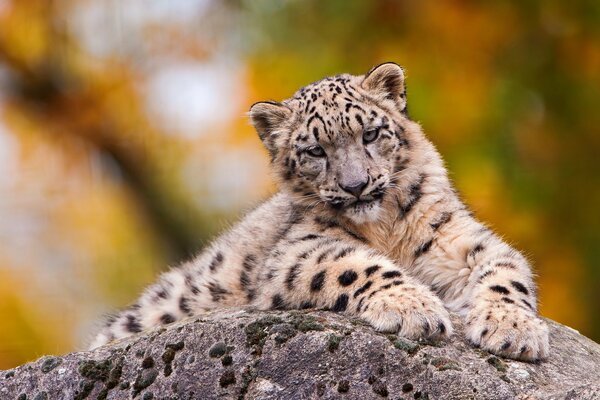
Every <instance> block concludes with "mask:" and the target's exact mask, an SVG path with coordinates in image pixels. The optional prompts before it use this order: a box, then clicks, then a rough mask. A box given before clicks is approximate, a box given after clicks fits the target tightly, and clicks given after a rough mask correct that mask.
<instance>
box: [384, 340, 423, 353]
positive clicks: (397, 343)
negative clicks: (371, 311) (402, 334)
mask: <svg viewBox="0 0 600 400" xmlns="http://www.w3.org/2000/svg"><path fill="white" fill-rule="evenodd" d="M387 338H388V339H389V340H390V342H392V344H393V345H394V347H395V348H397V349H399V350H402V351H405V352H407V353H408V354H410V355H411V356H412V355H414V354H415V353H416V352H417V351H419V349H420V348H421V346H419V345H418V344H417V343H415V342H412V341H410V340H407V339H404V338H399V337H397V336H395V335H388V336H387Z"/></svg>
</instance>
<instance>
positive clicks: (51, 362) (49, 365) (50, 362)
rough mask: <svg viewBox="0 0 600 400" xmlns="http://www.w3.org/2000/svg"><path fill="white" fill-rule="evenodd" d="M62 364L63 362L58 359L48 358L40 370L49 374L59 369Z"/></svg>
mask: <svg viewBox="0 0 600 400" xmlns="http://www.w3.org/2000/svg"><path fill="white" fill-rule="evenodd" d="M60 363H62V360H61V359H60V358H58V357H47V358H46V359H45V360H44V362H42V367H41V368H40V369H41V370H42V372H43V373H44V374H47V373H48V372H50V371H52V370H53V369H54V368H56V367H58V366H59V365H60Z"/></svg>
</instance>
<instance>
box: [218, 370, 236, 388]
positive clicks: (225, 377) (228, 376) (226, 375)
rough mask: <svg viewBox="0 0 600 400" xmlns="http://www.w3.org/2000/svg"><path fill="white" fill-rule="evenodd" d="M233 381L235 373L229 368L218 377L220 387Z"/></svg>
mask: <svg viewBox="0 0 600 400" xmlns="http://www.w3.org/2000/svg"><path fill="white" fill-rule="evenodd" d="M234 383H235V373H234V372H233V371H232V370H230V369H228V370H226V371H224V372H223V374H222V375H221V378H219V385H220V386H221V387H227V386H229V385H231V384H234Z"/></svg>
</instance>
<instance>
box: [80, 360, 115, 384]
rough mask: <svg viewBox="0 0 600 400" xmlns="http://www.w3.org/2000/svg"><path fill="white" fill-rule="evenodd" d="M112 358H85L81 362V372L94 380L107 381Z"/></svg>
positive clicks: (85, 376)
mask: <svg viewBox="0 0 600 400" xmlns="http://www.w3.org/2000/svg"><path fill="white" fill-rule="evenodd" d="M110 367H111V365H110V360H103V361H94V360H85V361H82V362H80V363H79V374H80V375H81V376H83V377H84V378H87V379H90V380H93V381H105V380H106V379H107V378H108V374H109V373H110Z"/></svg>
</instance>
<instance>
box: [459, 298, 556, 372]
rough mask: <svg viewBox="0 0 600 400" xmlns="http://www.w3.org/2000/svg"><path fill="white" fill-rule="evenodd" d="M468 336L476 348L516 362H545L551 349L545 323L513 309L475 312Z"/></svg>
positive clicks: (469, 318) (469, 319) (500, 307)
mask: <svg viewBox="0 0 600 400" xmlns="http://www.w3.org/2000/svg"><path fill="white" fill-rule="evenodd" d="M465 334H466V336H467V338H468V339H469V340H470V341H471V342H472V343H473V344H475V345H476V346H479V347H481V348H482V349H484V350H487V351H489V352H491V353H494V354H497V355H499V356H503V357H508V358H513V359H515V360H523V361H538V360H543V359H545V358H546V357H547V356H548V353H549V348H550V345H549V343H548V326H547V325H546V323H545V322H544V321H543V320H542V319H540V318H539V317H537V316H536V315H535V314H534V313H533V312H531V311H528V310H525V309H523V308H520V307H517V306H514V305H506V306H505V305H504V304H501V305H498V306H496V307H493V306H488V307H487V308H486V307H479V308H478V307H476V308H474V309H473V310H472V311H471V312H470V313H469V314H468V315H467V318H466V328H465Z"/></svg>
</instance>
